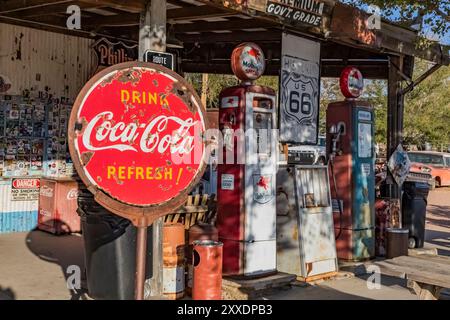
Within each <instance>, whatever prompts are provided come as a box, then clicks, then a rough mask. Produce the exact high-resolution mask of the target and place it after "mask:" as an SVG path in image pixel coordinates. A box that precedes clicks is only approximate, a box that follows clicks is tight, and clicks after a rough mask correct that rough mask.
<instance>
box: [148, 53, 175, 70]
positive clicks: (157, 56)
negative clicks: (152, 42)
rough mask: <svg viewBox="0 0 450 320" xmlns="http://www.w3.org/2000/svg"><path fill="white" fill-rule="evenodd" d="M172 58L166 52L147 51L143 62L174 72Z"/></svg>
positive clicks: (171, 55)
mask: <svg viewBox="0 0 450 320" xmlns="http://www.w3.org/2000/svg"><path fill="white" fill-rule="evenodd" d="M174 60H175V59H174V56H173V54H171V53H167V52H158V51H152V50H147V51H145V53H144V61H145V62H151V63H154V64H159V65H162V66H164V67H166V68H168V69H170V70H175V65H174Z"/></svg>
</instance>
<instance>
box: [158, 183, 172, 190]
mask: <svg viewBox="0 0 450 320" xmlns="http://www.w3.org/2000/svg"><path fill="white" fill-rule="evenodd" d="M158 188H160V189H161V190H162V191H168V190H170V189H172V186H167V187H164V186H163V185H162V184H160V185H159V186H158Z"/></svg>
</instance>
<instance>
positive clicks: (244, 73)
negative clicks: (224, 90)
mask: <svg viewBox="0 0 450 320" xmlns="http://www.w3.org/2000/svg"><path fill="white" fill-rule="evenodd" d="M265 68H266V62H265V58H264V52H263V51H262V49H261V48H260V47H259V46H258V45H257V44H255V43H252V42H246V43H242V44H240V45H239V46H237V47H236V48H235V49H234V50H233V53H232V55H231V69H232V70H233V73H234V74H235V75H236V77H238V78H239V79H240V80H242V81H248V80H250V81H251V80H256V79H258V78H259V77H261V76H262V75H263V73H264V70H265Z"/></svg>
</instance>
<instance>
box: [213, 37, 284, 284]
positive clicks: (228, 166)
mask: <svg viewBox="0 0 450 320" xmlns="http://www.w3.org/2000/svg"><path fill="white" fill-rule="evenodd" d="M231 59H232V69H233V72H234V74H235V75H236V76H237V77H238V78H239V79H241V80H242V81H243V82H242V83H241V84H240V85H238V86H235V87H231V88H226V89H224V90H223V91H222V92H221V94H220V109H219V128H220V130H221V131H222V133H223V140H224V148H223V149H224V152H223V157H222V158H223V162H222V163H221V164H219V166H218V190H217V201H218V219H217V228H218V230H219V240H220V241H221V242H223V244H224V247H223V274H226V275H262V274H267V273H270V272H274V271H276V233H275V232H276V209H275V186H276V183H275V177H276V137H274V136H273V134H272V129H275V128H276V108H275V103H276V93H275V91H274V90H273V89H271V88H268V87H263V86H257V85H254V84H252V81H253V80H256V79H257V78H259V77H260V76H261V75H262V74H263V72H264V67H265V61H264V54H263V52H262V50H261V48H259V47H258V46H257V45H256V44H254V43H244V44H241V45H239V46H238V47H237V48H236V49H235V50H234V51H233V54H232V58H231ZM249 133H250V134H249ZM230 155H231V157H230Z"/></svg>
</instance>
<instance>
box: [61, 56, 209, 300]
mask: <svg viewBox="0 0 450 320" xmlns="http://www.w3.org/2000/svg"><path fill="white" fill-rule="evenodd" d="M206 129H207V127H206V111H205V109H204V107H203V106H202V104H201V101H200V98H199V96H198V95H197V94H196V92H195V90H194V89H193V88H192V87H191V86H190V85H189V83H187V81H186V80H185V79H183V78H182V77H181V76H180V75H178V74H177V73H175V72H173V71H171V70H169V69H167V68H164V67H162V66H159V65H155V64H151V63H145V62H126V63H121V64H117V65H114V66H112V67H109V68H107V69H104V70H102V71H100V72H99V73H97V74H96V75H95V76H94V77H93V78H91V79H90V80H89V81H88V82H87V83H86V85H85V86H84V87H83V89H82V90H81V92H80V94H79V95H78V97H77V99H76V100H75V104H74V107H73V109H72V113H71V116H70V121H69V149H70V155H71V157H72V159H73V162H74V166H75V168H76V169H77V172H78V175H79V176H80V178H81V180H82V181H83V183H84V184H85V185H86V186H87V188H88V189H89V191H90V192H92V193H93V194H94V198H95V201H96V202H98V203H99V204H101V205H102V206H103V207H105V208H106V209H107V210H109V211H111V212H113V213H115V214H117V215H119V216H121V217H124V218H126V219H129V220H130V221H131V222H132V223H133V224H134V225H135V226H136V227H137V228H138V236H137V249H136V262H137V263H136V298H137V299H143V297H144V283H145V264H146V251H147V243H146V239H147V228H148V226H150V225H152V224H153V223H155V221H157V220H160V221H161V219H160V218H162V217H163V216H165V215H166V214H169V213H171V212H173V211H174V210H175V209H176V208H178V207H180V206H181V205H182V204H183V203H184V202H185V201H186V197H187V195H188V193H189V192H190V190H191V189H192V188H193V187H194V186H195V185H196V184H197V183H198V181H199V180H200V178H201V176H202V175H203V172H204V170H205V168H206V161H207V159H206V156H207V155H206V152H205V145H206V143H207V142H206V141H204V139H203V137H204V136H205V132H206ZM160 242H161V241H160V239H159V240H158V244H160ZM159 285H160V286H161V283H160V284H159Z"/></svg>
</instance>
